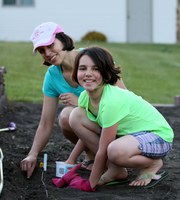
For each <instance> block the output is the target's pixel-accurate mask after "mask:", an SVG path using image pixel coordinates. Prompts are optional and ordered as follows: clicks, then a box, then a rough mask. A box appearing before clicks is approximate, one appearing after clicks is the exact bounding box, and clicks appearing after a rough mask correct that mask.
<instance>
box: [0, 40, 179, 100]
mask: <svg viewBox="0 0 180 200" xmlns="http://www.w3.org/2000/svg"><path fill="white" fill-rule="evenodd" d="M92 45H100V46H102V47H105V48H107V49H108V50H110V51H111V53H112V55H113V57H114V61H115V63H116V64H117V65H121V67H122V77H123V80H124V82H125V85H126V87H127V88H128V89H129V90H132V91H134V92H135V93H136V94H138V95H141V96H142V97H143V98H145V99H146V100H148V101H149V102H150V103H163V104H171V103H174V97H175V96H176V95H180V86H179V85H180V45H165V44H164V45H162V44H120V43H91V44H89V43H85V42H83V43H82V42H77V43H76V47H77V48H78V47H87V46H92ZM0 49H1V53H0V66H5V67H6V70H7V73H6V74H5V85H6V86H5V89H6V94H7V97H8V99H9V100H10V101H29V102H38V103H40V102H42V97H43V95H42V89H41V88H42V83H43V78H44V74H45V72H46V70H47V67H46V66H43V65H42V59H41V57H40V55H36V56H34V55H33V53H32V44H31V43H28V42H0Z"/></svg>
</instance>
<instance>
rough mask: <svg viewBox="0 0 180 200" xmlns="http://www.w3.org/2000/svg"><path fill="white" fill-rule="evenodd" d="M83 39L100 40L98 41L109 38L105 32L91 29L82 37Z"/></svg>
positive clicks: (104, 40)
mask: <svg viewBox="0 0 180 200" xmlns="http://www.w3.org/2000/svg"><path fill="white" fill-rule="evenodd" d="M81 40H82V41H98V42H106V41H107V38H106V36H105V35H104V34H103V33H100V32H97V31H91V32H88V33H86V34H85V35H84V36H83V37H82V38H81Z"/></svg>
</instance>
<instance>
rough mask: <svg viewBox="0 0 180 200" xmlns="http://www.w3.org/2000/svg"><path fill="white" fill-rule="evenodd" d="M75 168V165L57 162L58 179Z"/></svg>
mask: <svg viewBox="0 0 180 200" xmlns="http://www.w3.org/2000/svg"><path fill="white" fill-rule="evenodd" d="M74 166H75V165H72V164H67V163H65V162H61V161H56V177H62V176H63V175H64V174H66V173H67V172H68V171H69V170H70V169H72V168H73V167H74Z"/></svg>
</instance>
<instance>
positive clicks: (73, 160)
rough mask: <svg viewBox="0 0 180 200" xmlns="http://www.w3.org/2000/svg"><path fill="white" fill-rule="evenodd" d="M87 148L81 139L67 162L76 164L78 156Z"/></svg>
mask: <svg viewBox="0 0 180 200" xmlns="http://www.w3.org/2000/svg"><path fill="white" fill-rule="evenodd" d="M84 150H85V145H84V144H83V142H82V141H81V140H80V139H79V140H78V142H77V143H76V145H75V147H74V149H73V150H72V152H71V154H70V156H69V158H68V159H67V160H66V161H65V162H66V163H67V164H75V163H76V160H77V158H78V156H79V155H80V154H81V153H82V152H83V151H84Z"/></svg>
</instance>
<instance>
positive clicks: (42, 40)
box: [30, 22, 64, 53]
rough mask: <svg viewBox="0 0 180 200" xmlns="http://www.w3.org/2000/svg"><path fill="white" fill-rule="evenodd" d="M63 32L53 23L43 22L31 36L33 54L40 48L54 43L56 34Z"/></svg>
mask: <svg viewBox="0 0 180 200" xmlns="http://www.w3.org/2000/svg"><path fill="white" fill-rule="evenodd" d="M61 32H64V31H63V29H62V28H61V27H60V26H59V25H58V24H56V23H54V22H45V23H42V24H40V25H39V26H37V27H36V28H35V29H34V31H33V33H32V35H31V38H30V39H31V41H32V43H33V46H34V48H33V52H34V53H35V52H36V49H37V48H38V47H40V46H48V45H50V44H52V43H53V42H54V39H55V36H56V34H57V33H61Z"/></svg>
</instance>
